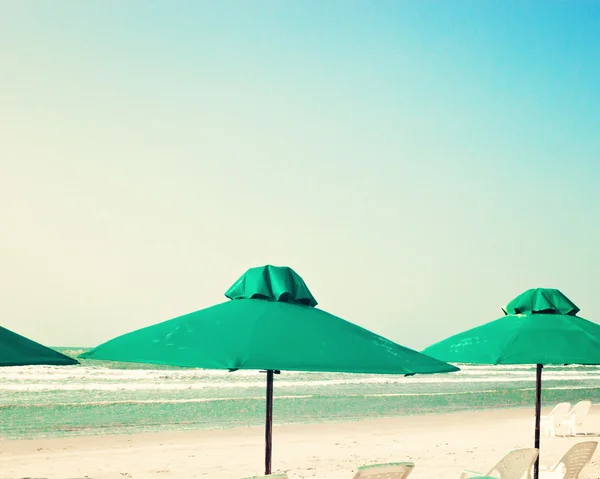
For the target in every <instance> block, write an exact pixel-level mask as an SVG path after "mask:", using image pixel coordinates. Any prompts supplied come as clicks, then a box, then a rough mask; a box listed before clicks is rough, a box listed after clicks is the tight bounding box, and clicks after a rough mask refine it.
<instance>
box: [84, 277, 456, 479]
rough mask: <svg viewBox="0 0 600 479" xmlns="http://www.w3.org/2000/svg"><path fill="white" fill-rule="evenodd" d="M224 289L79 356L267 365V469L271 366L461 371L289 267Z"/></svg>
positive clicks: (387, 371) (170, 362)
mask: <svg viewBox="0 0 600 479" xmlns="http://www.w3.org/2000/svg"><path fill="white" fill-rule="evenodd" d="M225 296H226V297H228V298H230V299H231V301H227V302H225V303H221V304H218V305H216V306H212V307H209V308H206V309H202V310H200V311H196V312H194V313H190V314H187V315H185V316H180V317H178V318H175V319H172V320H170V321H165V322H162V323H159V324H156V325H154V326H149V327H146V328H143V329H140V330H137V331H134V332H131V333H128V334H125V335H123V336H119V337H117V338H115V339H112V340H110V341H108V342H106V343H104V344H102V345H100V346H98V347H96V348H94V349H92V350H91V351H88V352H86V353H84V354H82V355H81V357H82V358H88V359H102V360H112V361H126V362H136V363H153V364H164V365H172V366H183V367H197V368H205V369H228V370H231V371H235V370H238V369H255V370H266V371H267V372H268V375H267V431H266V440H267V454H266V455H267V457H266V460H265V470H266V472H267V473H270V446H269V445H270V427H271V420H270V413H271V412H270V408H271V406H270V405H271V401H272V386H273V384H272V379H273V372H279V371H319V372H348V373H371V374H405V375H412V374H434V373H444V372H452V371H457V370H458V368H456V367H455V366H452V365H450V364H446V363H444V362H442V361H439V360H437V359H434V358H431V357H428V356H426V355H424V354H421V353H419V352H417V351H414V350H412V349H408V348H405V347H403V346H400V345H398V344H396V343H394V342H392V341H390V340H388V339H385V338H383V337H381V336H379V335H377V334H375V333H372V332H370V331H368V330H366V329H364V328H362V327H360V326H357V325H355V324H352V323H350V322H348V321H345V320H343V319H341V318H338V317H337V316H334V315H332V314H329V313H327V312H325V311H323V310H320V309H317V308H316V307H315V306H316V305H317V301H316V300H315V298H314V296H313V295H312V294H311V292H310V291H309V289H308V287H307V286H306V284H305V283H304V281H303V280H302V278H301V277H300V276H298V275H297V274H296V272H295V271H294V270H292V269H291V268H288V267H275V266H263V267H258V268H251V269H250V270H248V271H247V272H246V273H245V274H244V275H243V276H242V277H241V278H240V279H238V280H237V281H236V282H235V283H234V285H233V286H232V287H231V288H230V289H229V290H228V291H227V292H226V294H225Z"/></svg>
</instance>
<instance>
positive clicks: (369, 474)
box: [354, 462, 415, 479]
mask: <svg viewBox="0 0 600 479" xmlns="http://www.w3.org/2000/svg"><path fill="white" fill-rule="evenodd" d="M414 468H415V465H414V463H412V462H390V463H387V464H373V465H372V466H362V467H359V468H358V472H357V473H356V475H355V476H354V479H406V478H407V477H408V475H409V474H410V473H411V472H412V470H413V469H414Z"/></svg>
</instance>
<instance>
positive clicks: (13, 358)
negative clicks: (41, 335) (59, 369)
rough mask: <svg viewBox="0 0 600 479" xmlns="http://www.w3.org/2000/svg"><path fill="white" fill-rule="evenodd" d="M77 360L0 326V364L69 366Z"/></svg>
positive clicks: (76, 362)
mask: <svg viewBox="0 0 600 479" xmlns="http://www.w3.org/2000/svg"><path fill="white" fill-rule="evenodd" d="M74 364H79V362H78V361H77V360H75V359H73V358H70V357H69V356H66V355H64V354H61V353H59V352H58V351H55V350H54V349H50V348H47V347H46V346H42V345H41V344H39V343H36V342H35V341H32V340H31V339H28V338H26V337H25V336H21V335H20V334H17V333H15V332H13V331H10V330H9V329H6V328H3V327H0V366H36V365H47V366H71V365H74Z"/></svg>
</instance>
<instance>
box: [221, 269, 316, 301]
mask: <svg viewBox="0 0 600 479" xmlns="http://www.w3.org/2000/svg"><path fill="white" fill-rule="evenodd" d="M225 296H226V297H227V298H229V299H267V300H270V301H281V302H284V303H296V304H304V305H306V306H313V307H314V306H316V305H317V300H316V299H315V298H314V296H313V295H312V294H311V292H310V291H309V290H308V287H307V286H306V284H305V283H304V280H303V279H302V278H301V277H300V276H299V275H298V274H297V273H296V272H295V271H294V270H293V269H292V268H286V267H282V266H270V265H267V266H260V267H258V268H250V269H249V270H248V271H246V273H245V274H243V275H242V276H241V277H240V279H238V280H237V281H236V282H235V283H234V284H233V286H232V287H231V288H229V289H228V290H227V292H226V293H225Z"/></svg>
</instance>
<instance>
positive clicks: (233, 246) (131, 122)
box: [0, 0, 600, 348]
mask: <svg viewBox="0 0 600 479" xmlns="http://www.w3.org/2000/svg"><path fill="white" fill-rule="evenodd" d="M599 85H600V4H599V3H597V2H592V1H589V2H585V1H551V0H547V1H544V2H541V1H539V2H533V1H526V0H519V1H509V0H502V1H492V0H490V1H481V0H473V1H459V0H457V1H452V2H450V1H426V0H418V1H416V0H415V1H373V0H368V1H349V0H343V1H335V0H328V1H322V0H321V1H309V0H302V1H283V0H280V1H258V0H255V1H241V0H240V1H210V2H208V1H206V2H201V1H188V2H186V1H171V0H169V1H167V0H164V1H149V0H144V1H136V0H130V1H127V2H122V1H116V0H115V1H110V0H107V1H95V2H94V1H89V2H76V1H54V2H51V1H20V2H3V3H1V4H0V120H1V125H0V228H1V234H0V269H1V272H2V274H1V275H0V291H1V293H0V298H1V300H0V318H1V324H2V325H3V326H5V327H8V328H10V329H14V330H16V331H18V332H20V333H22V334H25V335H28V336H30V337H32V338H33V339H36V340H38V341H41V342H44V343H46V344H50V345H94V344H96V343H98V342H101V341H103V340H106V339H108V338H110V337H112V336H114V335H117V334H120V333H124V332H126V331H129V330H131V329H133V328H138V327H142V326H145V325H148V324H151V323H154V322H158V321H161V320H166V319H169V318H171V317H173V316H177V315H179V314H183V313H187V312H190V311H194V310H197V309H200V308H203V307H205V306H209V305H211V304H214V303H215V302H220V301H221V300H223V299H224V297H223V293H224V292H225V290H226V289H227V288H228V287H229V286H230V285H231V284H232V283H233V282H234V281H235V280H236V279H237V278H238V277H239V276H240V275H241V274H242V273H243V272H244V271H245V270H246V269H247V268H248V267H251V266H256V265H261V264H265V263H271V264H276V265H290V266H292V267H293V268H294V269H296V271H297V272H298V273H299V274H300V275H302V276H303V277H304V279H305V280H306V282H307V284H308V285H309V287H310V288H311V290H312V292H313V293H314V295H315V296H316V298H317V300H318V301H319V302H320V306H321V307H322V308H324V309H326V310H328V311H330V312H332V313H334V314H338V315H339V316H342V317H344V318H345V319H348V320H350V321H352V322H355V323H358V324H360V325H362V326H365V327H367V328H369V329H372V330H374V331H376V332H379V333H381V334H383V335H385V336H387V337H389V338H390V339H393V340H395V341H397V342H400V343H401V344H404V345H407V346H411V347H413V348H420V347H423V346H426V345H427V344H429V343H431V342H433V341H436V340H439V339H441V338H443V337H445V336H447V335H450V334H452V333H455V332H457V331H459V330H462V329H465V328H468V327H471V326H474V325H477V324H480V323H482V322H485V321H488V320H491V319H494V318H496V317H498V316H499V315H501V310H500V307H501V306H502V305H503V304H505V303H506V302H508V301H509V300H510V299H512V298H513V297H514V296H515V295H517V294H518V293H520V292H521V291H523V290H524V289H527V288H530V287H537V286H548V287H557V288H559V289H561V290H563V292H565V293H566V294H567V295H568V296H569V297H571V299H572V300H573V301H575V303H577V304H578V305H579V306H580V307H581V309H582V315H583V316H584V317H587V318H589V319H592V320H593V319H595V320H597V321H599V322H600V295H599V294H598V288H599V285H600V281H599V271H600V226H599V221H600V212H599V209H600V188H599V187H598V182H599V180H600V86H599Z"/></svg>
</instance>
